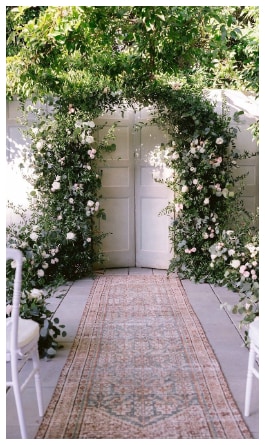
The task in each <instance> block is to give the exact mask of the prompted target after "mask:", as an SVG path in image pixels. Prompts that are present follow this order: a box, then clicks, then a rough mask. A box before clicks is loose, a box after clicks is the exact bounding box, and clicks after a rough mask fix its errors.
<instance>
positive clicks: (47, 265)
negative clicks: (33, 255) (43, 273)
mask: <svg viewBox="0 0 265 445" xmlns="http://www.w3.org/2000/svg"><path fill="white" fill-rule="evenodd" d="M41 267H42V269H48V267H49V264H48V263H46V262H44V263H43V264H42V265H41Z"/></svg>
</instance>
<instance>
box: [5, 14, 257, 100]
mask: <svg viewBox="0 0 265 445" xmlns="http://www.w3.org/2000/svg"><path fill="white" fill-rule="evenodd" d="M258 25H259V8H258V7H257V6H248V7H246V6H241V7H237V6H226V7H222V6H49V7H46V6H39V7H31V6H30V7H22V6H18V7H8V8H7V93H8V95H9V96H10V97H12V96H14V95H17V96H18V97H21V98H26V97H32V96H38V97H42V96H43V95H47V94H53V95H54V94H55V95H57V96H61V95H62V93H63V94H64V95H65V96H68V97H71V96H72V95H75V94H76V91H77V90H78V91H79V92H80V91H82V92H83V94H84V95H85V94H86V92H88V91H90V92H91V91H99V90H104V88H110V89H111V90H112V91H115V90H116V91H117V90H119V89H122V90H123V91H126V90H128V89H129V90H130V94H132V91H136V92H137V91H139V89H143V88H144V87H145V85H146V84H147V83H149V82H150V81H154V82H155V81H156V80H160V79H161V78H163V79H167V81H170V80H171V79H172V80H174V81H176V80H179V81H183V80H184V81H185V82H190V83H197V84H200V85H201V86H204V87H229V88H241V89H248V90H251V91H254V92H255V93H258V66H259V65H258V64H259V57H258V56H259V46H258Z"/></svg>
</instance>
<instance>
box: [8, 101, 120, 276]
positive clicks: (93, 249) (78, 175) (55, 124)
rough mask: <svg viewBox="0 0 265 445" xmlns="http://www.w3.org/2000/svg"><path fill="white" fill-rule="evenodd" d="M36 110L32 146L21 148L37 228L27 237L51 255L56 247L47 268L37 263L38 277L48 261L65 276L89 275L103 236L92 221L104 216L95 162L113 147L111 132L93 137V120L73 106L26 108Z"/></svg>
mask: <svg viewBox="0 0 265 445" xmlns="http://www.w3.org/2000/svg"><path fill="white" fill-rule="evenodd" d="M35 111H36V119H35V120H34V123H33V125H32V126H31V127H29V129H28V131H27V132H26V135H27V136H28V137H29V139H30V140H31V144H30V146H29V147H26V148H25V149H24V167H26V166H27V169H28V170H27V171H26V169H25V168H24V169H23V173H24V175H25V176H27V178H28V181H29V182H30V183H31V185H32V186H33V190H34V191H33V192H32V195H31V202H30V206H31V211H32V212H33V214H34V221H37V223H38V225H39V227H41V230H39V231H35V230H33V231H32V233H31V236H30V237H31V241H33V242H35V243H36V246H38V249H39V251H41V250H45V251H46V252H47V253H48V254H49V255H51V252H50V250H51V249H57V252H56V255H52V256H51V258H50V260H49V259H48V258H46V263H47V264H48V266H46V265H45V264H44V267H43V265H42V264H39V267H38V269H37V271H36V274H37V277H38V278H40V279H45V277H46V275H47V272H49V274H50V265H52V266H53V268H54V269H55V268H56V273H57V274H59V275H60V274H61V275H63V276H65V278H66V279H69V278H70V279H72V278H73V276H74V277H78V276H81V275H83V274H91V273H92V270H93V264H94V263H95V262H100V261H101V259H102V254H101V252H100V244H101V240H102V238H103V237H104V236H105V234H103V233H100V232H99V230H98V224H97V222H96V221H95V218H99V219H100V218H104V217H105V214H104V210H103V209H101V208H100V204H99V196H98V192H99V189H100V187H101V177H100V174H99V171H98V160H101V159H102V156H103V155H102V153H103V151H108V150H111V151H113V149H115V145H114V144H111V145H110V144H109V140H110V139H111V138H112V135H110V136H109V135H107V136H106V137H105V138H104V140H103V141H98V140H96V138H95V134H97V128H96V124H95V122H94V121H93V120H91V119H89V118H88V114H87V113H85V112H81V111H79V110H78V109H77V108H76V107H75V106H74V105H73V104H71V106H69V107H68V111H66V112H64V111H63V109H62V110H60V111H59V110H57V111H56V112H55V113H54V112H53V113H46V112H45V111H43V113H42V112H41V111H40V110H39V109H36V110H34V109H32V110H31V112H32V113H34V112H35ZM43 116H45V119H44V118H43ZM33 172H34V174H33ZM30 224H32V223H29V224H27V225H26V227H28V226H29V225H30ZM24 235H25V236H24V238H25V242H28V240H27V236H26V233H24ZM20 237H21V236H20ZM17 244H20V243H17ZM44 245H45V249H44ZM49 249H50V250H49ZM62 259H63V261H62ZM67 261H69V262H70V264H68V265H67V264H66V262H67ZM45 267H46V269H45ZM48 267H49V269H48V271H47V268H48ZM56 273H55V270H54V272H52V274H53V275H54V276H55V275H56Z"/></svg>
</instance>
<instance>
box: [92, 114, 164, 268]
mask: <svg viewBox="0 0 265 445" xmlns="http://www.w3.org/2000/svg"><path fill="white" fill-rule="evenodd" d="M150 118H151V114H150V111H149V110H148V109H144V110H141V111H138V112H136V113H135V112H134V111H133V110H131V109H129V110H127V111H126V113H125V114H124V116H123V115H122V113H121V112H119V111H117V112H115V113H113V114H107V115H104V116H102V117H101V118H100V119H98V123H102V124H105V125H104V128H103V129H102V130H99V139H101V138H102V137H103V136H104V135H105V134H106V133H107V131H108V129H109V128H110V127H111V126H112V125H113V124H114V123H117V126H116V128H115V144H116V151H115V152H113V153H109V154H107V155H106V157H105V162H104V163H102V165H101V172H102V190H101V194H102V198H101V200H100V202H101V206H102V207H103V208H104V210H105V212H106V220H104V221H101V222H100V229H101V230H102V231H103V232H104V233H108V235H107V237H106V238H104V240H103V252H104V254H105V256H106V261H105V263H104V264H105V267H107V268H111V267H134V266H136V267H150V268H157V269H167V268H168V266H169V261H170V258H171V255H172V253H171V246H170V241H169V224H170V219H169V217H168V216H166V215H162V216H160V215H159V213H160V212H161V210H163V209H164V207H166V205H167V204H168V202H169V201H171V200H172V198H173V192H172V191H170V190H169V189H168V188H167V187H166V186H165V185H163V184H161V183H158V182H156V181H155V180H154V179H153V170H154V167H152V166H151V165H150V163H149V153H150V151H152V150H154V149H155V148H156V146H160V144H161V143H162V142H164V143H165V142H166V141H167V135H166V134H164V133H163V132H162V131H161V130H160V129H159V128H158V127H155V126H153V125H150V124H148V123H149V122H150ZM139 123H144V124H145V125H140V127H138V125H137V124H139Z"/></svg>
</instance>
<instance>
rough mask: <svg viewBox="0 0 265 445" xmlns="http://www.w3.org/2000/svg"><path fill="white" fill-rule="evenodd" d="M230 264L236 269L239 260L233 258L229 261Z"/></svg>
mask: <svg viewBox="0 0 265 445" xmlns="http://www.w3.org/2000/svg"><path fill="white" fill-rule="evenodd" d="M230 264H231V266H232V267H233V268H234V269H237V268H238V267H239V266H240V261H239V260H233V261H231V263H230Z"/></svg>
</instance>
